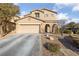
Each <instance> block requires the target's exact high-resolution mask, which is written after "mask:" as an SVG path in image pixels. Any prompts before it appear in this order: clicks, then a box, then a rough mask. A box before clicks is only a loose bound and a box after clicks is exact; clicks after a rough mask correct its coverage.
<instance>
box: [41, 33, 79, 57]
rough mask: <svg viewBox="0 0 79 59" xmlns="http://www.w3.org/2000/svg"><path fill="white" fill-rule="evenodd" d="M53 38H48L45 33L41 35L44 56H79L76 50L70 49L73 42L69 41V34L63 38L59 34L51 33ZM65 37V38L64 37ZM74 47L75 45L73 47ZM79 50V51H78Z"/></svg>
mask: <svg viewBox="0 0 79 59" xmlns="http://www.w3.org/2000/svg"><path fill="white" fill-rule="evenodd" d="M50 37H52V38H53V40H51V39H50V38H47V37H46V36H45V35H41V40H42V46H43V55H44V56H78V55H79V54H78V53H76V52H75V51H76V50H75V51H74V50H72V49H70V47H72V45H73V44H72V43H71V42H70V41H69V37H68V35H66V36H64V37H63V39H61V38H59V37H61V36H59V35H53V34H52V35H50ZM64 38H65V39H64ZM72 48H73V47H72ZM78 52H79V51H78Z"/></svg>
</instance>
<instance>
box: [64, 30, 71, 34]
mask: <svg viewBox="0 0 79 59" xmlns="http://www.w3.org/2000/svg"><path fill="white" fill-rule="evenodd" d="M63 33H66V34H71V33H72V31H71V30H64V31H63Z"/></svg>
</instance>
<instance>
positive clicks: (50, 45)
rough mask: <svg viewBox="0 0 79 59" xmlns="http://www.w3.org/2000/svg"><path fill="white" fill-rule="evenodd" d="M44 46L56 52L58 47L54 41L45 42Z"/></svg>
mask: <svg viewBox="0 0 79 59" xmlns="http://www.w3.org/2000/svg"><path fill="white" fill-rule="evenodd" d="M44 46H45V48H46V49H48V50H49V51H50V52H58V51H59V49H60V46H59V45H58V44H54V43H45V45H44Z"/></svg>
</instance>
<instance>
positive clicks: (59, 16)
mask: <svg viewBox="0 0 79 59" xmlns="http://www.w3.org/2000/svg"><path fill="white" fill-rule="evenodd" d="M57 17H58V19H59V20H61V19H68V18H69V17H68V14H67V13H59V14H58V15H57Z"/></svg>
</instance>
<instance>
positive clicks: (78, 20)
mask: <svg viewBox="0 0 79 59" xmlns="http://www.w3.org/2000/svg"><path fill="white" fill-rule="evenodd" d="M70 22H76V23H78V22H79V19H78V18H73V19H72V20H68V21H67V22H66V23H70Z"/></svg>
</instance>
